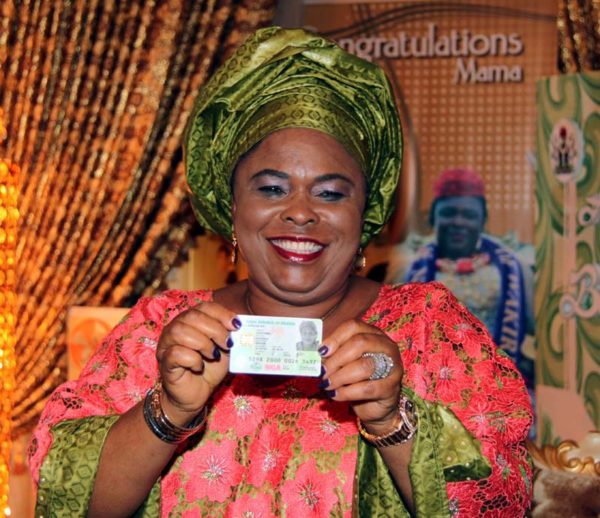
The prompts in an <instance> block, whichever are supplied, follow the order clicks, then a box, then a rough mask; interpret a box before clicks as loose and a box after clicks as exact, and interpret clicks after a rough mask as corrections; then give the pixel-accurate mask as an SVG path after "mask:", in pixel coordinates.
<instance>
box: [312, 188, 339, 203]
mask: <svg viewBox="0 0 600 518" xmlns="http://www.w3.org/2000/svg"><path fill="white" fill-rule="evenodd" d="M317 197H319V198H321V199H323V200H326V201H337V200H341V199H342V198H344V197H345V194H344V193H342V192H339V191H329V190H325V191H321V192H319V193H317Z"/></svg>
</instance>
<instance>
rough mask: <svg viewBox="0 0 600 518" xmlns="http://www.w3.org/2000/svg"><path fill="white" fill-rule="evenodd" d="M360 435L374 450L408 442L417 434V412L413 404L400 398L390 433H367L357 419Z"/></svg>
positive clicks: (404, 397)
mask: <svg viewBox="0 0 600 518" xmlns="http://www.w3.org/2000/svg"><path fill="white" fill-rule="evenodd" d="M356 422H357V424H358V431H359V432H360V435H362V437H363V438H364V439H365V440H366V441H367V442H368V443H370V444H372V445H373V446H375V447H376V448H385V447H387V446H394V445H396V444H402V443H405V442H408V441H410V440H411V439H412V438H413V436H414V435H415V433H417V410H416V408H415V405H414V403H413V402H412V401H411V400H410V399H408V398H407V397H406V396H400V400H399V401H398V415H397V416H396V419H395V421H394V425H393V427H392V431H391V432H389V433H386V434H385V435H373V434H370V433H369V432H367V431H366V430H365V428H364V426H363V424H362V422H361V420H360V419H359V418H358V417H357V418H356Z"/></svg>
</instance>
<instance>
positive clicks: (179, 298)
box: [132, 289, 213, 314]
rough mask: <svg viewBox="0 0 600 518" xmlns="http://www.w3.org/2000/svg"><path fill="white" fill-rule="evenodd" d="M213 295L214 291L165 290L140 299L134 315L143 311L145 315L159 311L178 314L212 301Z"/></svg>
mask: <svg viewBox="0 0 600 518" xmlns="http://www.w3.org/2000/svg"><path fill="white" fill-rule="evenodd" d="M212 295H213V294H212V290H193V291H188V290H176V289H172V290H165V291H162V292H160V293H157V294H156V295H152V296H149V297H142V298H141V299H139V300H138V302H137V303H136V304H135V306H134V307H133V308H132V313H133V314H135V313H136V312H138V311H141V312H142V313H143V314H153V313H155V312H157V311H158V312H160V313H162V312H164V311H167V310H172V311H174V312H175V314H176V313H177V312H179V311H184V310H186V309H188V308H190V307H192V306H195V305H196V304H199V303H201V302H205V301H208V300H212Z"/></svg>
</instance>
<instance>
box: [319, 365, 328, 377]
mask: <svg viewBox="0 0 600 518" xmlns="http://www.w3.org/2000/svg"><path fill="white" fill-rule="evenodd" d="M326 372H327V369H326V368H325V365H321V374H319V377H320V378H322V377H323V376H325V373H326Z"/></svg>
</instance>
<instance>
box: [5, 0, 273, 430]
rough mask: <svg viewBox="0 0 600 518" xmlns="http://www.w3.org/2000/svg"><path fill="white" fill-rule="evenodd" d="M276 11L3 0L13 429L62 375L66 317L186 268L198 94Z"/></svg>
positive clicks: (155, 0)
mask: <svg viewBox="0 0 600 518" xmlns="http://www.w3.org/2000/svg"><path fill="white" fill-rule="evenodd" d="M274 4H275V0H257V1H251V0H237V1H236V0H123V1H122V0H64V1H63V0H19V1H17V0H2V1H0V108H2V109H3V110H4V116H5V123H6V129H7V133H8V138H7V139H6V141H5V142H4V143H2V144H0V156H6V157H10V159H11V160H12V161H13V162H14V163H16V164H18V165H19V166H20V167H21V170H22V171H21V175H20V184H19V185H18V188H19V191H20V194H19V196H20V197H19V211H20V213H21V220H20V228H19V230H18V236H19V239H18V244H17V251H16V258H17V272H16V277H17V292H18V298H17V307H16V349H15V352H16V387H17V389H16V391H15V393H14V408H13V435H15V436H18V435H19V434H20V433H22V432H25V431H27V430H28V429H30V428H31V427H32V426H33V425H34V424H35V422H36V420H37V418H38V416H39V414H40V411H41V409H42V406H43V404H44V401H45V398H46V397H47V396H48V394H49V393H50V391H52V390H53V389H54V388H55V387H56V386H57V384H58V383H60V382H61V381H62V380H63V379H64V376H65V372H66V369H65V365H64V361H65V354H64V353H65V335H64V327H65V316H66V309H67V307H69V306H71V305H124V304H128V303H129V302H131V301H133V300H135V299H137V298H138V297H139V296H140V295H143V294H149V293H152V292H153V291H155V290H157V289H159V288H161V287H162V286H163V281H164V278H165V275H166V274H167V272H168V271H169V270H170V268H171V267H172V266H173V265H174V264H175V263H176V262H177V261H178V260H180V259H181V258H182V254H183V253H184V251H185V248H186V246H187V243H188V242H189V239H190V234H191V233H192V231H193V225H194V222H193V218H192V217H191V214H190V211H189V209H188V202H187V200H186V190H185V182H184V178H183V175H182V170H181V150H180V149H181V146H180V144H181V137H182V132H183V129H184V126H185V122H186V119H187V118H188V114H189V113H190V110H191V108H192V106H193V102H194V97H195V94H196V92H197V91H198V89H199V87H200V86H201V85H202V84H203V82H204V81H205V80H206V78H207V77H208V76H209V75H210V73H211V71H212V70H213V69H214V68H215V66H217V65H218V64H219V62H220V61H221V60H222V59H223V57H224V56H226V55H227V54H228V53H229V52H231V50H232V49H233V48H235V47H236V46H237V45H238V44H239V43H240V42H241V41H242V40H243V39H244V38H245V37H246V35H248V34H249V33H251V32H253V31H254V30H255V29H256V28H257V27H259V26H262V25H266V24H268V23H269V22H270V21H271V19H272V17H273V15H274Z"/></svg>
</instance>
